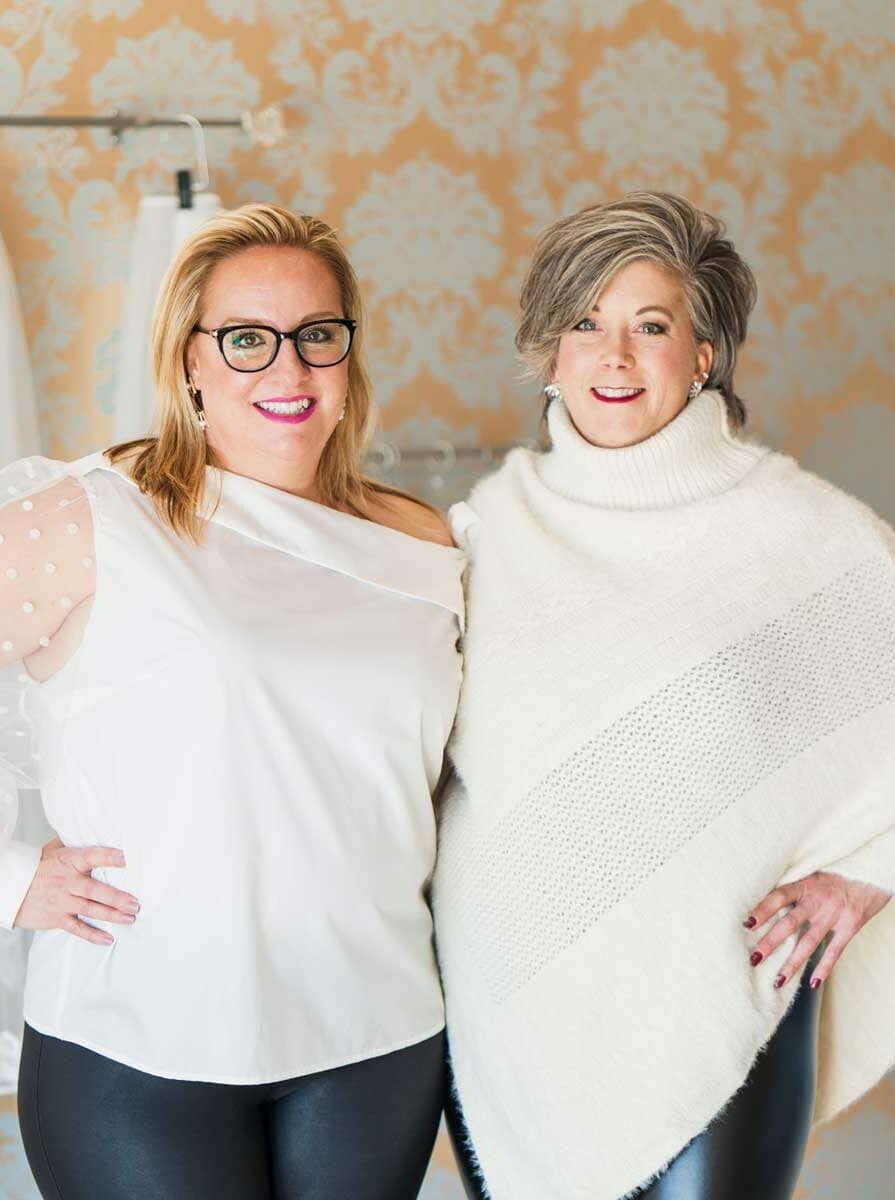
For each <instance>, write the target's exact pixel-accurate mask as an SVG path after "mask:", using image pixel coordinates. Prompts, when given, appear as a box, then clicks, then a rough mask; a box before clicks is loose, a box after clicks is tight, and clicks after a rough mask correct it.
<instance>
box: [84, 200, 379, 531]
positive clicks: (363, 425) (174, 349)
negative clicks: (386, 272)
mask: <svg viewBox="0 0 895 1200" xmlns="http://www.w3.org/2000/svg"><path fill="white" fill-rule="evenodd" d="M253 246H287V247H292V248H295V249H299V250H308V251H310V253H312V254H316V255H317V256H318V258H320V259H322V260H323V261H324V262H325V263H326V264H327V266H328V267H329V268H330V270H331V271H332V273H333V275H335V277H336V280H337V282H338V285H339V291H340V293H341V298H342V307H343V312H344V315H345V316H346V317H351V318H353V319H354V320H355V321H356V322H357V330H356V333H355V335H354V342H353V344H352V348H351V354H350V355H349V358H348V395H347V399H346V408H345V417H344V420H342V421H341V422H340V423H339V424H338V425H337V426H336V429H335V431H334V433H333V434H332V436H331V437H330V439H329V441H328V442H327V444H326V446H325V448H324V450H323V454H322V455H321V458H320V463H319V466H318V470H317V487H318V491H319V494H320V499H321V501H322V502H323V503H324V504H329V505H332V506H336V507H347V508H348V509H350V510H352V511H354V512H356V513H358V514H359V515H363V512H364V509H365V506H366V500H367V498H368V496H369V494H370V492H371V491H372V492H380V491H385V492H388V491H391V489H389V488H385V487H383V486H382V485H379V484H376V483H374V482H372V481H371V480H368V479H366V478H365V477H364V476H363V475H362V473H361V459H362V456H363V452H364V450H365V448H366V444H367V439H368V437H369V434H370V432H371V428H372V424H373V420H374V412H373V404H372V397H371V393H370V380H369V376H368V375H367V371H366V367H365V365H364V357H363V351H364V331H365V314H364V305H363V300H362V298H361V294H360V288H359V286H358V282H357V276H356V275H355V273H354V269H353V267H352V266H351V263H350V262H349V261H348V256H347V254H346V253H345V250H344V249H343V247H342V245H341V243H340V242H339V239H338V237H337V236H336V232H335V230H334V229H333V228H332V227H331V226H329V225H327V224H326V222H325V221H321V220H319V219H318V218H317V217H309V216H305V215H303V214H300V213H293V212H290V211H289V209H286V208H280V207H279V206H277V205H275V204H245V205H243V207H242V208H237V209H234V210H233V211H232V212H227V213H223V214H222V215H221V216H219V217H213V218H211V219H210V220H208V221H206V222H205V224H204V225H203V226H202V228H201V229H200V230H199V231H198V233H196V234H195V236H194V237H192V238H191V239H190V240H189V241H188V242H187V243H186V245H185V246H184V247H183V249H182V250H181V251H180V253H179V254H178V256H177V258H176V259H175V260H174V262H173V263H172V264H171V266H170V268H169V269H168V272H167V274H166V276H165V279H164V282H163V283H162V286H161V290H160V293H159V299H158V303H157V304H156V309H155V316H154V319H153V326H152V368H153V376H154V379H155V387H156V404H157V414H158V422H159V435H158V437H157V438H140V439H138V440H136V441H131V442H124V443H121V444H119V445H117V446H113V447H111V449H109V450H108V451H107V452H106V453H107V455H108V456H109V458H110V459H111V460H112V462H115V461H117V460H119V459H122V458H132V459H133V461H132V462H131V463H130V465H129V470H130V474H131V475H132V476H133V478H134V480H135V482H136V483H137V484H138V485H139V487H140V490H141V491H142V492H145V493H146V495H148V496H151V497H152V500H153V501H154V503H155V506H156V509H157V510H158V513H159V516H160V517H161V518H162V520H164V521H165V522H166V524H168V525H169V526H170V527H171V528H172V529H174V530H175V531H176V532H177V533H179V534H182V535H185V536H188V537H191V538H193V539H194V540H195V541H198V540H199V536H200V531H201V528H202V521H201V519H200V517H199V516H198V515H197V508H198V507H199V506H200V504H201V502H202V500H203V496H204V487H205V476H206V472H205V467H206V465H207V464H208V463H209V462H210V461H211V459H210V457H209V452H208V447H207V445H206V440H205V435H204V434H203V432H202V430H201V429H200V427H199V423H198V421H197V419H196V411H195V405H194V402H193V400H192V399H191V397H190V395H189V392H188V390H187V372H186V362H185V354H186V348H187V343H188V342H189V339H190V337H191V335H192V333H193V327H194V326H195V325H196V323H197V322H198V320H199V308H200V305H201V303H202V296H203V292H204V289H205V287H206V284H207V283H208V279H209V276H210V275H211V272H212V271H213V270H214V268H215V266H216V265H217V264H218V263H219V262H221V261H223V260H224V259H227V258H230V257H231V256H232V255H234V254H238V253H239V252H240V251H242V250H247V249H249V248H250V247H253Z"/></svg>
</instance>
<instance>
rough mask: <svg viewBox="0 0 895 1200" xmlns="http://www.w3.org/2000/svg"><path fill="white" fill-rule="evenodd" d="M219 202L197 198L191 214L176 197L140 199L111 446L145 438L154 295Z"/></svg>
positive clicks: (151, 399) (149, 420) (151, 391)
mask: <svg viewBox="0 0 895 1200" xmlns="http://www.w3.org/2000/svg"><path fill="white" fill-rule="evenodd" d="M222 211H223V209H222V207H221V201H220V197H218V196H216V195H215V194H214V192H199V193H198V194H197V195H196V196H194V197H193V207H192V208H180V206H179V204H178V200H177V197H176V196H174V195H171V196H142V197H141V198H140V204H139V208H138V210H137V228H136V234H135V237H134V249H133V254H132V257H131V268H130V276H129V278H128V283H127V294H126V296H125V301H124V316H123V317H122V321H121V353H120V356H119V367H118V380H117V383H116V388H115V425H114V440H115V441H116V442H125V441H129V440H130V439H131V438H138V437H143V436H144V434H147V433H149V432H150V430H151V429H152V426H153V420H154V414H155V388H154V386H153V382H152V368H151V345H150V333H151V328H152V314H153V310H154V309H155V302H156V298H157V296H158V290H159V287H160V285H161V282H162V279H163V277H164V274H165V271H166V270H167V269H168V267H169V265H170V263H171V261H172V260H173V258H174V256H175V255H176V254H177V252H178V251H179V250H180V248H181V246H182V245H183V244H184V242H186V241H187V239H188V238H190V237H192V235H193V234H194V233H195V232H196V230H197V229H198V228H199V226H200V225H201V224H202V223H203V222H204V221H207V220H208V218H209V217H213V216H216V215H217V214H218V213H220V212H222Z"/></svg>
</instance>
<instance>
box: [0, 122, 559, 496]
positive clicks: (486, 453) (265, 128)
mask: <svg viewBox="0 0 895 1200" xmlns="http://www.w3.org/2000/svg"><path fill="white" fill-rule="evenodd" d="M3 126H6V127H18V128H20V129H21V128H25V129H37V128H60V129H66V128H67V129H78V128H81V129H108V130H109V131H110V133H111V135H112V141H113V142H115V143H116V144H117V143H119V142H120V141H121V136H122V134H123V133H125V132H127V131H128V130H132V129H135V130H136V129H159V128H167V129H182V128H188V129H191V130H192V132H193V135H194V137H195V141H196V158H197V162H198V167H199V171H198V173H199V180H198V182H193V181H192V178H191V175H190V173H189V172H186V171H181V172H178V175H179V176H183V177H185V178H182V179H180V180H179V181H178V182H179V185H180V194H181V204H182V205H183V206H184V207H187V201H186V199H185V195H184V193H185V190H186V189H187V188H188V189H189V190H190V191H192V192H196V191H203V190H204V189H205V188H206V187H207V186H208V160H207V156H206V152H205V138H204V131H205V130H206V129H241V130H242V131H243V132H244V133H247V134H248V135H249V136H250V137H251V138H252V140H253V141H255V142H257V143H259V144H260V145H262V146H273V145H276V144H277V142H279V141H281V140H282V138H283V137H284V136H285V126H284V123H283V116H282V112H281V110H280V109H279V107H278V106H277V105H270V106H269V107H267V108H263V109H261V110H259V111H258V112H256V113H250V112H242V113H241V114H240V115H239V117H195V116H193V115H192V114H190V113H183V114H181V115H179V116H174V117H171V116H168V117H153V116H149V117H137V116H128V115H127V114H125V113H122V112H118V111H117V110H116V111H113V112H111V113H109V114H108V115H106V116H80V117H63V116H37V115H33V116H20V115H18V114H16V113H8V114H3V113H0V127H3ZM516 446H528V447H529V448H532V449H536V448H537V443H536V441H535V440H534V439H532V438H524V439H520V441H519V442H514V443H512V444H506V445H492V446H464V445H460V446H457V445H454V444H453V442H449V441H446V440H444V441H439V442H436V443H434V444H433V445H431V446H398V445H396V444H395V443H393V442H390V441H388V440H387V439H386V438H378V439H377V440H376V441H374V442H373V443H372V444H371V446H370V448H369V450H368V451H367V454H366V456H365V458H366V461H367V464H368V465H370V466H372V467H374V468H376V469H378V470H380V471H382V472H384V473H386V474H388V473H390V472H392V471H396V470H399V469H400V468H401V467H405V466H406V467H409V468H416V469H417V470H419V469H421V468H422V469H423V470H428V471H430V472H438V473H440V472H447V471H451V470H452V469H454V468H455V467H456V466H458V465H459V464H460V463H461V462H463V463H468V462H469V461H472V462H473V463H478V464H479V465H481V466H482V467H487V466H488V465H490V464H491V463H494V464H497V463H498V462H499V461H500V460H501V459H503V458H505V457H506V455H507V454H508V453H509V452H510V450H513V449H515V448H516Z"/></svg>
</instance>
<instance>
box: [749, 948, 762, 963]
mask: <svg viewBox="0 0 895 1200" xmlns="http://www.w3.org/2000/svg"><path fill="white" fill-rule="evenodd" d="M763 958H764V955H763V954H762V952H761V951H760V950H753V951H752V953H751V955H750V956H749V962H750V963H752V966H753V967H757V966H758V964H759V963H760V962H761V960H762V959H763Z"/></svg>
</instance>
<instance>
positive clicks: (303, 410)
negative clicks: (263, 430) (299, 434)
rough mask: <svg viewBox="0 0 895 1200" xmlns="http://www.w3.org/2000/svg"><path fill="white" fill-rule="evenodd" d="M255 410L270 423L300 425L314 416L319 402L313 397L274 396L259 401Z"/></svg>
mask: <svg viewBox="0 0 895 1200" xmlns="http://www.w3.org/2000/svg"><path fill="white" fill-rule="evenodd" d="M253 408H255V410H256V411H257V412H259V413H260V414H261V416H262V417H267V419H268V421H279V422H280V423H281V424H283V423H285V424H287V425H299V424H301V422H302V421H307V420H308V419H309V418H310V417H312V416H313V415H314V412H315V411H316V409H317V401H316V399H315V398H314V397H313V396H272V397H271V398H270V399H269V400H257V401H256V402H255V404H254V405H253Z"/></svg>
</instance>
